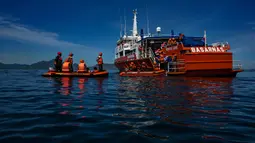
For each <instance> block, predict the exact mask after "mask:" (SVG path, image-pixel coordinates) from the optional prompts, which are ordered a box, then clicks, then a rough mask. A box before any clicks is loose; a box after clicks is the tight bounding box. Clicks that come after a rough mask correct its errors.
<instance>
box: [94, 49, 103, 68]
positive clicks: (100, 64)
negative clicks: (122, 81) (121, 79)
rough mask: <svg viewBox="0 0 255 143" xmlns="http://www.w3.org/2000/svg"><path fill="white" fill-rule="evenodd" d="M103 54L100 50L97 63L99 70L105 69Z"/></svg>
mask: <svg viewBox="0 0 255 143" xmlns="http://www.w3.org/2000/svg"><path fill="white" fill-rule="evenodd" d="M102 56H103V54H102V53H101V52H100V53H99V56H98V57H97V60H96V61H97V64H98V68H99V71H103V63H104V62H103V57H102Z"/></svg>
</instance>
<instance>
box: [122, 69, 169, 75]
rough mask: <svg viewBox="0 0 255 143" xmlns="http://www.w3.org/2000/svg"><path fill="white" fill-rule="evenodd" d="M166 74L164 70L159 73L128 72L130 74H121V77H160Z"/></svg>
mask: <svg viewBox="0 0 255 143" xmlns="http://www.w3.org/2000/svg"><path fill="white" fill-rule="evenodd" d="M163 74H165V71H164V70H159V71H141V72H134V71H128V72H121V73H120V76H159V75H163Z"/></svg>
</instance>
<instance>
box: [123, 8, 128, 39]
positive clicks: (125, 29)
mask: <svg viewBox="0 0 255 143" xmlns="http://www.w3.org/2000/svg"><path fill="white" fill-rule="evenodd" d="M124 22H125V25H124V35H125V36H126V35H127V27H126V25H127V23H126V8H124Z"/></svg>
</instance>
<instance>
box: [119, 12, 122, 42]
mask: <svg viewBox="0 0 255 143" xmlns="http://www.w3.org/2000/svg"><path fill="white" fill-rule="evenodd" d="M119 14H120V9H119ZM121 18H122V17H121V14H120V37H122V21H121Z"/></svg>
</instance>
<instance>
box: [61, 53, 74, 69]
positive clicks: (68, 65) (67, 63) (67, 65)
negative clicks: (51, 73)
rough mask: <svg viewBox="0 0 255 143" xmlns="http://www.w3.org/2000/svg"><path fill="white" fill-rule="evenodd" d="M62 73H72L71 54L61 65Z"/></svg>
mask: <svg viewBox="0 0 255 143" xmlns="http://www.w3.org/2000/svg"><path fill="white" fill-rule="evenodd" d="M62 72H73V53H70V54H69V56H68V58H66V60H65V62H64V63H63V66H62Z"/></svg>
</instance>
